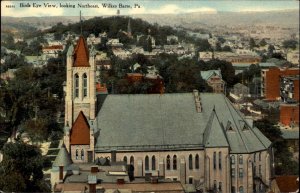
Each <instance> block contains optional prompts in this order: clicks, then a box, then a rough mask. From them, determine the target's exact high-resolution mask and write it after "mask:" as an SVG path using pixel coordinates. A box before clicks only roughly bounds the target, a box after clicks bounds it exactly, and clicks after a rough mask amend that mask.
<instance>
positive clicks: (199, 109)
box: [193, 90, 202, 113]
mask: <svg viewBox="0 0 300 193" xmlns="http://www.w3.org/2000/svg"><path fill="white" fill-rule="evenodd" d="M193 94H194V100H195V106H196V111H197V113H201V112H202V107H201V102H200V94H199V91H198V90H193Z"/></svg>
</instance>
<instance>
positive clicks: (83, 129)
mask: <svg viewBox="0 0 300 193" xmlns="http://www.w3.org/2000/svg"><path fill="white" fill-rule="evenodd" d="M70 144H71V145H89V144H90V126H89V123H88V121H87V119H86V117H85V116H84V114H83V112H82V111H80V113H79V114H78V117H77V119H76V120H75V122H74V123H73V126H72V128H71V132H70Z"/></svg>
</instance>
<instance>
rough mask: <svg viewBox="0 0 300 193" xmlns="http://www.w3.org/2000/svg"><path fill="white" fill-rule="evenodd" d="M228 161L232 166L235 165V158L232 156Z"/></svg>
mask: <svg viewBox="0 0 300 193" xmlns="http://www.w3.org/2000/svg"><path fill="white" fill-rule="evenodd" d="M230 160H231V164H232V165H234V164H235V157H234V155H232V156H230Z"/></svg>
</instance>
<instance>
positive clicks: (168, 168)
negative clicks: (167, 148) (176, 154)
mask: <svg viewBox="0 0 300 193" xmlns="http://www.w3.org/2000/svg"><path fill="white" fill-rule="evenodd" d="M170 162H171V160H170V156H169V155H168V156H167V170H170V169H171V163H170Z"/></svg>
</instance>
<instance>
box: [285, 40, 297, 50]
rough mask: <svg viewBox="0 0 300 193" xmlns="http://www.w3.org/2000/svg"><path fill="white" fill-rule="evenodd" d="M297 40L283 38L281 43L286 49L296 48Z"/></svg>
mask: <svg viewBox="0 0 300 193" xmlns="http://www.w3.org/2000/svg"><path fill="white" fill-rule="evenodd" d="M297 44H298V42H297V41H296V40H285V41H283V42H282V45H283V47H284V48H286V49H293V50H294V49H296V47H297Z"/></svg>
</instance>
